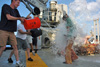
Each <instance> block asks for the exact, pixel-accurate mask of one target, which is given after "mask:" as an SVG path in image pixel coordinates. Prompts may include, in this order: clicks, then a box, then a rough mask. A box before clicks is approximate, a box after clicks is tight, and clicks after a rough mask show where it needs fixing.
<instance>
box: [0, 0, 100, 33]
mask: <svg viewBox="0 0 100 67" xmlns="http://www.w3.org/2000/svg"><path fill="white" fill-rule="evenodd" d="M49 1H51V0H48V3H47V7H49ZM56 1H57V2H58V4H66V5H67V6H68V14H70V15H72V16H73V17H74V18H75V19H76V21H77V23H78V24H79V26H81V27H82V28H84V29H85V30H86V31H85V32H87V31H88V32H89V31H90V30H93V20H94V19H97V18H100V5H99V4H100V0H56ZM10 3H11V0H0V15H1V7H2V5H3V4H10ZM18 10H19V12H20V14H21V16H24V17H26V16H27V15H28V14H29V13H30V12H29V10H28V9H27V8H26V7H25V5H24V4H23V3H20V6H19V7H18Z"/></svg>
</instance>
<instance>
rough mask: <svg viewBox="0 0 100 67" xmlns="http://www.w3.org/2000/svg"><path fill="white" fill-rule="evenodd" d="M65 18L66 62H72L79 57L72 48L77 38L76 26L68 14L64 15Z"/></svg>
mask: <svg viewBox="0 0 100 67" xmlns="http://www.w3.org/2000/svg"><path fill="white" fill-rule="evenodd" d="M63 20H64V21H66V29H67V35H66V39H67V45H66V47H65V62H64V63H66V64H72V61H74V60H76V59H78V57H77V55H76V53H75V52H74V50H73V49H72V46H73V44H74V40H75V38H76V26H75V25H74V23H73V22H72V20H71V19H70V17H69V16H68V15H67V14H66V15H64V16H63Z"/></svg>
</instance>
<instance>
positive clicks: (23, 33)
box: [16, 22, 33, 61]
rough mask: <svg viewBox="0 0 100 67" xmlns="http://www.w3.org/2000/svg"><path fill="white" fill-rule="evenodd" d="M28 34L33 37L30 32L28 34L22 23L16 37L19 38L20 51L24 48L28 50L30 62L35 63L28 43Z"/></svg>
mask: <svg viewBox="0 0 100 67" xmlns="http://www.w3.org/2000/svg"><path fill="white" fill-rule="evenodd" d="M27 34H28V35H31V33H30V32H26V29H25V27H24V24H23V22H21V23H20V24H19V25H18V32H17V35H16V38H17V42H18V45H17V46H18V50H20V49H22V48H23V47H25V48H26V51H27V55H28V61H33V59H32V58H31V57H30V46H29V43H28V42H27V39H26V38H27Z"/></svg>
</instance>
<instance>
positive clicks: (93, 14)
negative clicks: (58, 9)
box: [69, 0, 100, 21]
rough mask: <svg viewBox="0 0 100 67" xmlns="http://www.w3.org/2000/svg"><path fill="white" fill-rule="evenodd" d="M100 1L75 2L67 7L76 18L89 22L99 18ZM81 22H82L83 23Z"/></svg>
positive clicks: (78, 0) (83, 0) (77, 0)
mask: <svg viewBox="0 0 100 67" xmlns="http://www.w3.org/2000/svg"><path fill="white" fill-rule="evenodd" d="M99 6H100V0H96V1H95V2H94V1H92V2H87V1H86V0H75V1H73V2H72V3H70V5H69V9H70V10H69V11H71V12H74V15H75V17H76V18H78V19H79V18H80V19H81V18H82V17H83V18H84V19H83V20H86V21H89V20H93V19H96V18H100V7H99ZM83 20H82V21H83Z"/></svg>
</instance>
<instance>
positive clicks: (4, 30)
mask: <svg viewBox="0 0 100 67" xmlns="http://www.w3.org/2000/svg"><path fill="white" fill-rule="evenodd" d="M19 4H20V0H11V4H10V5H7V4H4V5H3V6H2V12H1V22H0V57H1V55H2V53H3V51H4V50H5V48H6V43H7V40H8V38H9V42H10V44H11V45H12V47H13V51H14V55H15V58H16V66H23V64H21V63H20V61H19V57H18V49H17V41H16V36H15V34H14V32H15V31H16V30H17V20H20V21H22V22H23V21H24V19H25V18H22V17H21V16H20V14H19V12H18V10H17V9H16V8H17V7H18V6H19ZM9 60H11V58H9Z"/></svg>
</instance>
